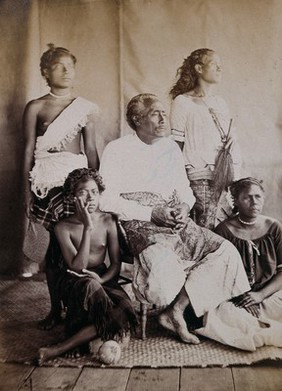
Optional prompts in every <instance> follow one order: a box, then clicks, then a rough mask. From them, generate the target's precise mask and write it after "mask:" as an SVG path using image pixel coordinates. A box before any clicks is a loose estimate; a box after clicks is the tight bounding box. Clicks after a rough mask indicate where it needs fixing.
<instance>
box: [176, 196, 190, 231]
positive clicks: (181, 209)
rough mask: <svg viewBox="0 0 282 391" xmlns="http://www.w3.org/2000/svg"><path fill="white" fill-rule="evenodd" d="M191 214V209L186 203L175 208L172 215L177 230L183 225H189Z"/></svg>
mask: <svg viewBox="0 0 282 391" xmlns="http://www.w3.org/2000/svg"><path fill="white" fill-rule="evenodd" d="M189 213H190V207H189V205H188V204H186V203H185V202H183V203H182V204H179V205H177V206H176V207H175V208H173V211H172V215H173V217H174V221H175V224H176V225H175V228H176V229H178V228H181V227H182V226H183V225H185V224H187V222H188V219H189Z"/></svg>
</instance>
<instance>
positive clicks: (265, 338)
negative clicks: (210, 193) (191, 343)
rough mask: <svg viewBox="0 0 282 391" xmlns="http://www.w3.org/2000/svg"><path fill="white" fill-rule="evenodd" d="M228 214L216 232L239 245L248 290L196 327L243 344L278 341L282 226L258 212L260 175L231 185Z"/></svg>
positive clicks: (281, 338)
mask: <svg viewBox="0 0 282 391" xmlns="http://www.w3.org/2000/svg"><path fill="white" fill-rule="evenodd" d="M230 192H231V195H232V197H233V201H234V212H235V213H236V214H235V215H234V216H233V217H231V218H229V219H227V220H225V221H224V222H222V223H220V224H219V225H218V226H217V227H216V229H215V232H216V233H218V234H219V235H221V236H223V237H224V238H226V239H228V240H229V241H230V242H231V243H232V244H233V245H234V246H235V247H236V248H237V250H238V251H239V253H240V255H241V258H242V261H243V264H244V267H245V270H246V273H247V276H248V280H249V283H250V286H251V290H250V291H249V292H247V293H244V294H243V295H241V296H239V297H237V298H234V299H232V300H231V301H229V302H225V303H223V304H221V305H220V306H219V307H218V308H217V309H216V310H215V311H213V312H210V313H209V314H208V316H207V318H206V320H205V327H204V328H202V329H198V330H197V332H198V333H199V334H202V335H206V336H208V337H210V338H213V339H216V340H218V341H220V342H222V343H224V344H227V345H231V346H235V347H237V348H241V349H246V350H255V349H256V348H257V347H260V346H263V345H274V346H279V347H282V226H281V224H280V222H279V221H277V220H276V219H274V218H271V217H268V216H264V215H262V214H261V213H262V209H263V205H264V198H265V196H264V188H263V185H262V181H259V180H257V179H255V178H251V177H249V178H242V179H240V180H238V181H236V182H233V184H232V185H231V187H230Z"/></svg>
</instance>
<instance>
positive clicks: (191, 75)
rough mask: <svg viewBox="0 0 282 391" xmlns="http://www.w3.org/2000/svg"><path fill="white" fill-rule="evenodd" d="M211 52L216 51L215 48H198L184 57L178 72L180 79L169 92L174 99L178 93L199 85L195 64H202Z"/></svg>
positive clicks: (177, 75)
mask: <svg viewBox="0 0 282 391" xmlns="http://www.w3.org/2000/svg"><path fill="white" fill-rule="evenodd" d="M210 53H214V50H211V49H207V48H203V49H197V50H194V52H192V53H191V54H190V56H188V57H187V58H185V59H184V61H183V64H182V66H181V67H180V68H178V70H177V73H176V77H178V80H177V82H176V83H175V85H174V86H173V87H172V89H171V90H170V92H169V94H170V96H171V97H172V99H175V98H176V97H177V96H178V95H181V94H184V93H186V92H189V91H192V90H193V89H194V88H195V87H197V85H198V74H197V71H196V69H195V65H197V64H201V65H202V64H203V57H204V56H206V55H208V54H210Z"/></svg>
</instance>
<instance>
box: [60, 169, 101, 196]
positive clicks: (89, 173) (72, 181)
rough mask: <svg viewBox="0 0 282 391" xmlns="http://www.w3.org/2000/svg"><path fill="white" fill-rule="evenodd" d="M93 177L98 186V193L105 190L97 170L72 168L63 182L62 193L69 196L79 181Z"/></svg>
mask: <svg viewBox="0 0 282 391" xmlns="http://www.w3.org/2000/svg"><path fill="white" fill-rule="evenodd" d="M89 179H93V180H94V181H95V183H96V185H97V186H98V190H99V193H102V192H103V191H104V190H105V185H104V183H103V179H102V177H101V175H100V173H99V171H97V170H94V169H93V168H77V169H76V170H73V171H72V172H71V173H70V174H69V175H68V177H67V179H66V180H65V183H64V188H63V189H64V195H65V196H66V197H70V196H71V195H73V194H74V192H75V189H76V187H77V185H78V184H79V183H80V182H86V181H87V180H89Z"/></svg>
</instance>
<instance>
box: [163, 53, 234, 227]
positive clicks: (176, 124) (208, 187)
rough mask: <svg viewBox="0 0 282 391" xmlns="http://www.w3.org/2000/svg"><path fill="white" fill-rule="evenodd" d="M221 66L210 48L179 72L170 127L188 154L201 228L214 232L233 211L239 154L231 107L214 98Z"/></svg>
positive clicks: (196, 215) (174, 88)
mask: <svg viewBox="0 0 282 391" xmlns="http://www.w3.org/2000/svg"><path fill="white" fill-rule="evenodd" d="M221 72H222V67H221V61H220V58H219V56H218V55H217V53H216V52H214V51H213V50H210V49H198V50H195V51H193V52H192V53H191V54H190V55H189V56H188V57H187V58H186V59H185V60H184V62H183V64H182V66H181V67H180V68H179V69H178V71H177V77H178V79H177V81H176V83H175V85H174V86H173V87H172V89H171V91H170V95H171V97H172V105H171V113H170V122H171V128H172V136H173V138H174V140H175V141H176V142H177V143H178V144H179V146H180V148H181V150H182V151H183V156H184V159H185V167H186V173H187V177H188V179H189V181H190V185H191V188H192V189H193V192H194V195H195V197H196V204H195V206H194V211H193V214H194V216H195V218H196V222H197V224H199V225H200V226H203V227H206V228H210V229H213V228H214V227H215V226H216V225H217V224H218V222H220V221H221V220H223V219H225V218H226V217H227V216H228V215H229V213H230V211H231V208H230V207H229V204H228V202H227V200H226V194H227V193H226V192H225V189H226V188H227V186H228V185H229V184H230V182H231V181H232V180H233V179H234V178H236V177H239V171H240V161H241V160H240V151H239V147H238V143H237V142H236V137H235V134H234V133H235V132H234V126H232V119H231V118H230V114H229V109H228V107H227V104H226V102H225V101H224V100H223V99H222V98H221V97H219V96H217V95H214V92H213V88H214V86H215V85H216V84H218V83H219V82H220V81H221Z"/></svg>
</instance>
